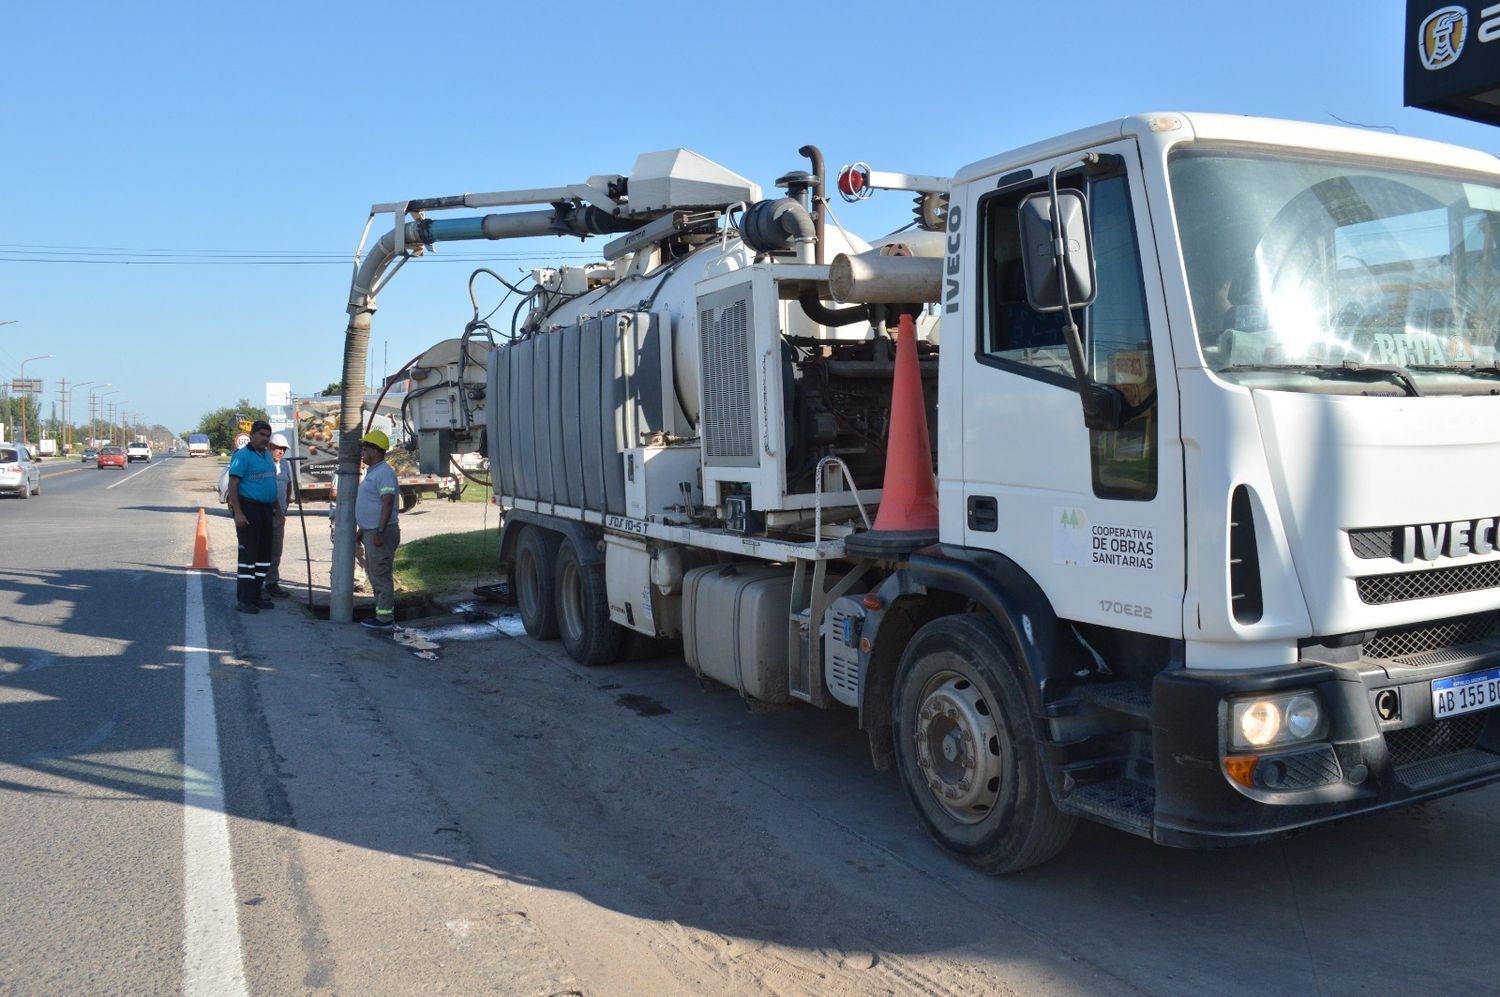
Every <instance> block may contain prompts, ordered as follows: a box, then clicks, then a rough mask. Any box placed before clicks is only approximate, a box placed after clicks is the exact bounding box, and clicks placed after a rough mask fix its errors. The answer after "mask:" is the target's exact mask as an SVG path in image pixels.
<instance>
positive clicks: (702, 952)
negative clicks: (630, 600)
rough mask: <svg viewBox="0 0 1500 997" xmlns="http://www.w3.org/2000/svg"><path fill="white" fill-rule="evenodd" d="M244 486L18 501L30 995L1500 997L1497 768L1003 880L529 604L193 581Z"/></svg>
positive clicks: (869, 774)
mask: <svg viewBox="0 0 1500 997" xmlns="http://www.w3.org/2000/svg"><path fill="white" fill-rule="evenodd" d="M216 471H217V467H216V466H211V465H210V464H209V463H208V462H202V461H195V462H188V461H181V460H179V461H164V462H155V461H154V462H153V465H152V467H151V469H150V470H147V471H142V469H141V465H135V466H134V467H132V468H130V470H129V471H128V472H127V473H126V474H122V473H120V472H95V471H93V470H88V471H72V470H71V469H70V468H68V467H67V466H63V467H58V466H55V465H54V466H53V467H49V468H48V474H47V477H46V478H45V479H44V483H43V493H42V496H41V497H40V500H38V499H32V500H30V501H28V502H24V503H23V502H20V501H16V500H0V535H3V536H4V537H5V539H4V541H3V545H4V546H3V549H4V551H5V556H4V558H3V567H0V633H3V635H4V636H3V637H0V841H4V842H5V850H4V855H5V856H6V861H5V862H3V863H0V993H21V994H30V993H49V994H50V993H181V992H184V991H186V992H205V993H206V992H216V993H240V992H252V993H267V994H273V993H274V994H280V993H348V994H366V993H377V994H385V993H389V994H409V993H429V992H446V993H502V994H538V995H541V994H560V993H581V994H582V993H586V994H669V993H670V994H741V993H776V994H818V995H824V994H849V995H854V994H879V993H892V994H909V993H910V994H967V993H972V994H1006V993H1016V994H1042V993H1059V994H1138V993H1146V994H1203V993H1235V994H1288V993H1296V994H1304V993H1306V994H1347V993H1356V992H1358V993H1390V994H1397V993H1401V994H1407V993H1410V992H1413V991H1417V992H1423V991H1425V992H1432V993H1441V994H1465V993H1475V994H1478V993H1493V992H1494V990H1495V987H1494V982H1493V980H1494V974H1493V970H1492V968H1491V966H1492V959H1493V956H1492V952H1493V947H1494V941H1495V939H1496V938H1497V937H1500V916H1497V915H1496V913H1495V910H1494V901H1493V898H1494V896H1495V895H1496V893H1497V891H1500V870H1497V868H1496V863H1495V862H1494V861H1493V852H1492V849H1493V848H1494V846H1495V842H1496V841H1497V840H1500V834H1497V831H1500V787H1492V788H1489V789H1485V790H1481V791H1479V792H1476V793H1472V794H1469V795H1466V796H1460V797H1454V798H1449V799H1447V800H1443V801H1439V802H1436V803H1431V804H1427V805H1425V806H1421V807H1416V808H1411V809H1407V810H1402V811H1397V812H1393V813H1388V814H1382V815H1379V816H1376V817H1373V818H1370V819H1366V820H1363V821H1357V822H1352V823H1346V824H1342V825H1337V826H1333V827H1329V828H1325V829H1322V830H1318V831H1315V832H1311V833H1307V834H1304V835H1301V836H1299V837H1296V838H1293V839H1290V840H1287V841H1284V842H1279V843H1275V844H1271V845H1265V846H1259V847H1253V848H1242V849H1232V850H1225V851H1216V852H1183V851H1174V850H1169V849H1164V848H1159V847H1157V846H1154V845H1151V844H1150V843H1148V842H1145V841H1142V840H1139V839H1136V838H1134V837H1131V836H1128V835H1125V834H1123V833H1117V832H1114V831H1109V830H1106V829H1103V828H1097V827H1083V828H1081V829H1080V831H1079V833H1078V834H1077V835H1076V836H1075V838H1074V840H1073V843H1072V844H1071V845H1070V846H1069V847H1068V848H1067V849H1066V850H1065V851H1064V852H1063V853H1062V854H1061V855H1060V856H1059V857H1058V858H1057V859H1055V860H1054V861H1052V862H1051V863H1049V864H1047V865H1046V866H1043V867H1042V868H1039V869H1035V870H1031V871H1028V872H1026V873H1023V874H1020V875H1017V876H1013V877H1008V878H1003V879H992V878H986V877H984V876H980V875H978V874H976V873H974V872H973V871H971V870H970V869H968V868H967V867H965V866H963V865H961V864H959V863H957V862H955V861H953V860H951V859H950V858H948V857H947V856H946V855H944V854H943V853H942V852H940V851H938V850H937V849H936V848H935V847H934V846H933V845H931V844H930V843H929V842H928V841H927V839H926V838H925V837H924V836H923V834H922V832H921V831H920V829H919V827H918V826H917V823H916V821H915V820H914V818H913V817H912V815H911V814H910V812H909V809H908V807H907V804H906V801H905V799H904V796H903V794H902V792H901V789H900V787H899V785H898V784H897V782H896V779H895V777H894V775H892V774H882V773H877V772H874V771H872V770H871V769H870V767H869V763H868V755H867V751H866V749H865V745H864V741H863V738H862V737H861V736H860V735H859V734H858V732H857V731H856V730H855V729H854V724H853V718H852V716H850V715H849V714H847V713H845V712H836V713H830V714H825V713H820V712H817V711H813V710H810V709H791V710H787V711H785V712H781V713H774V714H769V715H763V714H752V713H749V712H747V711H746V710H745V709H744V707H743V706H742V705H741V703H740V702H739V700H738V698H737V697H736V696H734V695H733V694H732V693H731V692H729V691H728V690H725V689H723V688H720V687H717V686H710V687H708V688H702V687H700V686H699V684H698V682H697V681H696V680H695V679H694V678H693V677H692V676H691V674H690V673H689V672H688V671H687V670H686V669H685V668H684V667H683V665H682V663H681V661H680V659H676V658H663V659H655V660H645V661H633V662H624V663H620V664H617V665H614V666H611V667H607V668H601V669H584V668H580V667H578V666H576V665H574V664H573V663H572V662H571V661H569V660H568V659H566V658H565V657H564V656H563V655H562V653H561V651H560V649H559V648H558V647H557V645H555V644H539V643H536V642H533V641H530V640H529V639H526V638H524V637H514V636H510V635H509V634H508V633H507V632H506V631H511V632H513V631H514V630H515V627H514V625H513V622H510V621H500V622H501V626H500V627H499V629H497V628H495V627H490V626H478V627H476V626H472V625H459V626H458V627H457V629H451V628H445V627H444V626H439V625H438V624H436V623H434V624H433V625H431V626H428V627H426V628H425V629H423V630H419V631H417V632H416V633H417V635H418V636H421V635H422V634H425V635H426V636H428V637H430V638H431V640H430V643H432V644H434V645H437V646H436V647H434V648H431V649H428V650H426V651H425V652H424V653H427V654H432V655H435V657H432V658H423V657H419V656H418V655H417V654H416V653H414V651H417V650H423V649H421V648H412V647H408V646H403V645H401V644H399V643H396V642H395V641H393V640H392V639H390V638H389V637H386V636H382V635H374V634H369V633H365V632H362V631H360V630H359V629H358V628H352V627H344V626H335V625H331V624H328V623H324V622H320V621H317V620H315V619H312V618H311V617H309V616H306V615H304V614H301V613H299V612H297V611H296V610H295V609H293V608H291V607H288V606H286V605H284V604H283V605H282V606H280V607H279V608H278V609H277V610H276V611H274V612H271V613H263V614H261V615H259V616H254V617H243V616H239V615H237V614H234V613H232V612H230V611H229V610H228V607H229V606H230V605H231V604H232V585H233V582H232V578H231V577H229V576H230V575H232V564H233V555H234V550H233V533H232V529H231V528H230V524H229V521H228V520H227V519H226V518H225V517H223V516H221V515H211V516H210V517H209V528H210V533H211V549H212V560H213V563H214V564H215V565H216V566H218V567H220V568H223V567H225V566H229V567H230V569H231V570H230V571H227V572H226V573H225V576H224V577H220V576H219V575H218V574H217V573H211V574H207V575H203V576H199V575H197V574H188V573H186V572H184V570H183V565H185V564H186V563H187V562H188V559H189V556H190V553H191V542H192V530H193V525H194V523H195V521H196V512H197V508H198V506H199V504H206V505H207V506H208V507H209V509H210V510H211V512H212V511H213V509H214V499H213V496H212V493H211V489H212V480H213V476H214V474H215V473H216ZM137 472H141V473H140V474H139V476H138V477H134V478H129V477H127V475H128V474H136V473H137ZM111 485H113V486H114V487H109V486H111ZM312 514H313V515H320V514H321V510H319V511H317V512H314V513H312ZM195 585H196V586H197V588H196V591H198V592H200V593H201V597H200V598H201V603H202V607H203V608H202V612H201V614H200V613H198V610H197V608H196V604H195V602H194V599H195V596H194V592H195ZM195 618H198V619H201V621H202V630H201V632H199V633H195V632H194V630H193V620H194V619H195ZM446 622H447V623H452V622H453V621H446ZM473 637H483V638H485V639H467V638H473ZM199 668H201V669H202V671H201V676H200V677H199V678H195V669H199ZM207 695H211V696H212V706H213V708H212V712H209V713H207V714H206V715H207V716H208V717H210V718H213V719H214V722H212V723H208V724H205V723H204V721H203V717H204V716H205V713H204V710H205V701H204V700H205V696H207ZM210 731H211V732H212V733H213V734H214V735H215V736H216V739H217V745H216V750H215V752H214V753H213V757H212V758H209V757H208V756H206V755H205V739H206V735H207V734H208V733H209V732H210ZM220 778H221V780H222V782H219V781H217V780H218V779H220ZM219 785H222V795H217V790H216V787H217V786H219Z"/></svg>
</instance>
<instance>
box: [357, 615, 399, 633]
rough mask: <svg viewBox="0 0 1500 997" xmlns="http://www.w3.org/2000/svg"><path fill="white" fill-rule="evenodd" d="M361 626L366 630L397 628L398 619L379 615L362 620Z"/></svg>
mask: <svg viewBox="0 0 1500 997" xmlns="http://www.w3.org/2000/svg"><path fill="white" fill-rule="evenodd" d="M360 626H362V627H364V628H365V629H366V630H394V629H396V621H395V620H393V619H384V620H383V619H381V618H380V617H378V616H372V617H370V618H369V619H368V620H364V621H363V622H361V623H360Z"/></svg>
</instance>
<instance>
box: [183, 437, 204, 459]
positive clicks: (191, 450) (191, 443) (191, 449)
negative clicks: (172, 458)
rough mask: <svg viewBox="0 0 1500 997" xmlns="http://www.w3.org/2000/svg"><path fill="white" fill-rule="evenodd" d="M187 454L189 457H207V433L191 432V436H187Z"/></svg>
mask: <svg viewBox="0 0 1500 997" xmlns="http://www.w3.org/2000/svg"><path fill="white" fill-rule="evenodd" d="M188 456H189V457H207V456H208V434H207V433H194V434H192V435H191V436H189V437H188Z"/></svg>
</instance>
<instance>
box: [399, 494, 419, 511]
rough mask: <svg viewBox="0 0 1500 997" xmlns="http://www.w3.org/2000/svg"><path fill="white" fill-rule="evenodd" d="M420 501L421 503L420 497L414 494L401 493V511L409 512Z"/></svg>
mask: <svg viewBox="0 0 1500 997" xmlns="http://www.w3.org/2000/svg"><path fill="white" fill-rule="evenodd" d="M420 501H422V496H420V495H418V494H417V493H416V492H402V493H401V511H402V512H411V511H412V510H413V509H415V508H416V507H417V503H418V502H420Z"/></svg>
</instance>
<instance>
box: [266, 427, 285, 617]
mask: <svg viewBox="0 0 1500 997" xmlns="http://www.w3.org/2000/svg"><path fill="white" fill-rule="evenodd" d="M290 448H291V442H290V441H289V440H288V439H287V438H286V434H285V433H272V434H271V445H270V447H269V448H268V449H269V450H270V451H271V459H272V460H274V461H275V462H276V504H277V505H279V506H281V515H280V516H277V517H276V519H275V521H274V524H273V528H272V531H271V567H270V568H268V569H267V570H266V584H265V586H264V587H263V588H262V590H261V591H263V592H265V594H266V595H270V596H286V595H291V594H292V593H290V592H288V591H287V590H286V589H284V588H282V587H281V545H282V541H283V540H285V538H286V512H287V507H288V506H289V505H290V504H291V502H290V499H291V493H292V462H291V461H289V460H287V459H286V452H287V450H288V449H290Z"/></svg>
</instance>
